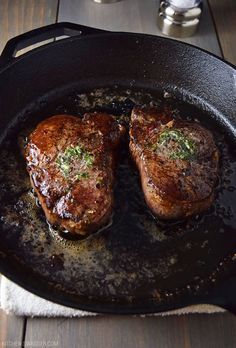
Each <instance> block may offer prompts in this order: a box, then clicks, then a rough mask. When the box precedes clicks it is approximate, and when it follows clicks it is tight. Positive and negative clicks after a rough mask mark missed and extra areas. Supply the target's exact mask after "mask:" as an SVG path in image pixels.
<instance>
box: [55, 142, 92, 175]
mask: <svg viewBox="0 0 236 348" xmlns="http://www.w3.org/2000/svg"><path fill="white" fill-rule="evenodd" d="M75 159H76V160H80V161H83V162H84V164H85V165H86V166H87V167H91V166H92V165H93V162H94V157H93V155H92V154H91V153H89V152H88V151H86V150H85V149H84V148H83V147H82V146H80V145H77V146H70V147H68V148H67V149H66V150H65V151H64V153H62V154H59V155H58V157H57V160H56V163H57V165H58V167H59V168H60V170H61V172H62V173H63V175H64V176H65V177H66V176H67V175H68V174H69V173H70V170H71V162H72V161H73V160H75Z"/></svg>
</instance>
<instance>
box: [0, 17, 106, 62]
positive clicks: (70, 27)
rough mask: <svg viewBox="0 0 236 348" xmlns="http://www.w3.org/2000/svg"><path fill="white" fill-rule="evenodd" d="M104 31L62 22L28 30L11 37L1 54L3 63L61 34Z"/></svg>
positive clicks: (73, 34) (69, 34) (84, 33)
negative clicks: (23, 50) (20, 51)
mask: <svg viewBox="0 0 236 348" xmlns="http://www.w3.org/2000/svg"><path fill="white" fill-rule="evenodd" d="M100 32H101V33H104V32H105V30H101V29H95V28H90V27H86V26H83V25H80V24H75V23H69V22H61V23H55V24H51V25H47V26H45V27H41V28H37V29H34V30H31V31H28V32H26V33H24V34H21V35H19V36H16V37H14V38H13V39H10V40H9V41H8V42H7V43H6V46H5V47H4V49H3V51H2V54H1V63H3V64H6V63H9V62H10V61H12V60H13V59H14V58H15V56H16V53H17V52H18V51H19V50H21V49H23V48H26V47H28V46H31V45H34V44H37V43H39V42H42V41H45V40H48V39H52V38H56V37H59V36H63V35H66V36H76V35H90V34H98V33H100Z"/></svg>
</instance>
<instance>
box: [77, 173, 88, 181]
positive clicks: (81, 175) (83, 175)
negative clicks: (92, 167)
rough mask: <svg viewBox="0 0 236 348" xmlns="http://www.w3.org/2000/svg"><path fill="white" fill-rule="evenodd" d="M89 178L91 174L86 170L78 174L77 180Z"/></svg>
mask: <svg viewBox="0 0 236 348" xmlns="http://www.w3.org/2000/svg"><path fill="white" fill-rule="evenodd" d="M88 178H89V174H88V173H86V172H83V173H79V174H77V175H76V180H81V179H88Z"/></svg>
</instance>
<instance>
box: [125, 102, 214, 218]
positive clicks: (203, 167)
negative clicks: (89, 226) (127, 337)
mask: <svg viewBox="0 0 236 348" xmlns="http://www.w3.org/2000/svg"><path fill="white" fill-rule="evenodd" d="M130 151H131V154H132V157H133V159H134V161H135V162H136V164H137V166H138V169H139V172H140V176H141V182H142V188H143V192H144V196H145V199H146V202H147V204H148V206H149V207H150V209H151V210H152V211H153V213H154V214H156V215H157V216H159V217H160V218H163V219H177V218H184V217H187V216H189V215H192V214H196V213H199V212H201V211H203V210H205V209H207V208H209V207H210V205H211V204H212V202H213V199H214V187H215V185H216V182H217V176H218V162H219V154H218V150H217V148H216V145H215V142H214V139H213V136H212V134H211V133H210V132H209V131H208V130H206V129H205V128H203V127H202V126H201V125H200V124H199V123H197V122H188V121H184V120H174V119H172V118H171V115H170V114H168V113H166V112H160V111H158V110H157V109H155V108H152V109H148V110H147V109H146V110H145V109H142V108H135V109H134V110H133V112H132V115H131V127H130Z"/></svg>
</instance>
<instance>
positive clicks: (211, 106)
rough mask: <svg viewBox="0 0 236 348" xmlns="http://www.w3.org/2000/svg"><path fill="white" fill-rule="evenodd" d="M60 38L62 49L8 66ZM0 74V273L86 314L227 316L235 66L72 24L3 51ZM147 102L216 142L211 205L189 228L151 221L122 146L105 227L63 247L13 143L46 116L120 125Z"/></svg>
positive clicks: (234, 209) (56, 45) (235, 208)
mask: <svg viewBox="0 0 236 348" xmlns="http://www.w3.org/2000/svg"><path fill="white" fill-rule="evenodd" d="M61 35H67V36H69V38H67V39H64V40H61V41H54V42H53V43H50V44H47V45H45V46H42V47H40V48H37V49H34V50H33V51H30V52H29V53H26V54H24V55H22V56H20V57H19V58H15V57H14V56H15V53H16V52H17V51H18V50H20V49H22V48H25V47H27V46H29V45H31V44H35V43H37V42H40V41H43V40H46V39H49V38H55V37H58V36H61ZM0 65H1V67H0V96H1V97H0V110H1V129H0V139H1V148H0V149H1V156H0V168H1V169H0V214H1V219H0V238H1V243H0V271H1V272H2V273H3V274H4V275H6V276H7V277H8V278H10V279H11V280H13V281H14V282H16V283H17V284H19V285H21V286H23V287H24V288H25V289H27V290H29V291H31V292H33V293H35V294H37V295H39V296H41V297H44V298H46V299H48V300H51V301H54V302H57V303H60V304H62V305H66V306H71V307H74V308H79V309H83V310H88V311H98V312H104V313H105V312H106V313H151V312H159V311H166V310H170V309H174V308H179V307H182V306H185V305H190V304H198V303H209V304H217V305H219V306H222V307H224V308H226V309H228V310H230V311H232V312H234V313H236V298H235V293H236V267H235V259H236V256H235V247H236V202H235V194H234V189H235V187H234V185H235V168H236V166H235V152H234V147H233V144H234V140H235V130H236V117H235V116H236V115H235V106H236V98H235V76H236V73H235V69H234V67H233V66H231V65H230V64H227V63H226V62H224V61H222V60H221V59H219V58H217V57H215V56H214V55H211V54H209V53H207V52H205V51H203V50H200V49H198V48H196V47H193V46H191V45H186V44H183V43H180V42H177V41H174V40H170V39H166V38H161V37H156V36H150V35H142V34H129V33H110V32H104V31H101V30H97V29H92V28H87V27H83V26H80V25H76V24H71V23H59V24H55V25H50V26H47V27H44V28H40V29H36V30H33V31H31V32H28V33H26V34H23V35H20V36H18V37H16V38H14V39H12V40H10V41H9V42H8V43H7V45H6V47H5V49H4V50H3V52H2V56H1V60H0ZM104 88H105V89H104ZM94 89H96V93H93V92H92V93H90V92H91V91H94ZM97 89H98V90H97ZM84 93H85V94H84ZM86 93H87V94H86ZM163 93H164V96H165V97H168V98H163ZM106 96H107V98H108V99H104V98H105V97H106ZM116 96H117V98H116ZM94 101H95V104H94ZM98 101H100V103H98ZM106 101H107V105H106ZM152 101H154V102H156V103H157V106H158V107H160V108H161V107H162V104H165V103H166V106H167V107H169V108H170V109H171V110H172V112H173V113H174V114H176V113H177V117H178V110H180V112H181V115H182V116H183V117H188V116H190V117H196V118H198V119H200V121H201V122H202V123H203V124H204V125H206V126H207V127H209V128H210V129H212V131H213V132H214V134H215V137H216V141H217V144H218V146H219V149H220V151H221V178H220V182H219V186H218V188H217V193H216V196H217V197H216V201H215V204H214V206H213V207H212V208H211V209H210V210H209V211H208V212H206V213H205V214H203V215H202V216H197V217H194V218H192V219H188V221H179V222H175V223H171V222H167V223H163V222H161V221H159V220H158V219H156V218H155V217H153V216H152V214H151V213H150V211H149V209H148V208H147V207H146V205H145V202H144V200H143V195H142V191H141V189H140V184H139V178H138V174H137V171H136V169H135V167H134V166H133V165H132V161H131V160H130V159H129V155H128V151H127V140H126V141H124V144H122V146H121V150H120V154H121V155H120V159H119V164H118V169H117V184H116V187H115V202H116V203H115V207H114V216H113V220H112V222H111V224H110V225H109V226H107V227H106V228H105V229H103V230H101V231H99V232H98V233H96V234H94V235H93V236H92V237H90V238H88V239H86V240H84V241H67V240H64V239H61V238H60V236H59V235H58V234H57V232H55V231H54V230H53V228H49V227H48V225H47V223H46V221H45V219H44V215H43V214H42V211H41V208H40V207H38V206H37V205H36V203H35V200H34V197H33V193H32V192H31V191H30V185H29V180H28V176H27V173H26V170H25V162H24V158H23V155H22V152H21V150H22V148H21V147H22V144H23V143H24V141H25V139H23V138H24V137H25V136H26V137H27V135H28V133H29V130H30V129H31V128H32V127H33V126H35V125H36V124H37V122H38V121H39V120H40V119H42V118H44V117H47V116H50V115H51V114H55V113H61V112H66V113H73V114H81V113H82V112H83V111H84V110H86V108H87V109H93V110H97V109H106V108H107V109H108V111H111V112H113V113H114V114H116V115H117V116H118V119H119V116H120V115H123V114H124V113H125V114H129V112H130V110H131V108H132V106H133V105H134V104H135V103H140V104H143V103H147V104H148V103H150V102H152ZM86 103H87V104H86ZM86 105H87V106H86ZM176 110H177V111H176ZM26 141H27V139H26ZM53 234H54V235H53Z"/></svg>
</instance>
